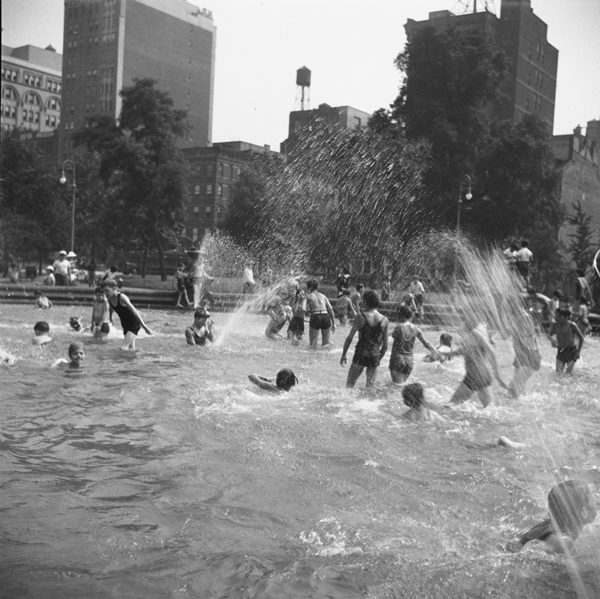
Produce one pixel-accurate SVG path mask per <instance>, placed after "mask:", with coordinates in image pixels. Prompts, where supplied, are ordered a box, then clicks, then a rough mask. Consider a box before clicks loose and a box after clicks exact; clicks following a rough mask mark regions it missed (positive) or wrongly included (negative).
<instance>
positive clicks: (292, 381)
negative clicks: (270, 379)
mask: <svg viewBox="0 0 600 599" xmlns="http://www.w3.org/2000/svg"><path fill="white" fill-rule="evenodd" d="M297 382H298V379H297V378H296V375H295V374H294V373H293V372H292V371H291V370H290V369H289V368H284V369H282V370H280V371H279V372H278V373H277V378H276V379H275V384H276V385H277V387H279V388H280V389H283V390H284V391H289V390H290V389H291V388H292V387H293V386H295V385H296V383H297Z"/></svg>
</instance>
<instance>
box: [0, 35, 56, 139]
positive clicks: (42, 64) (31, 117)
mask: <svg viewBox="0 0 600 599" xmlns="http://www.w3.org/2000/svg"><path fill="white" fill-rule="evenodd" d="M61 86H62V56H61V55H60V54H57V53H56V50H55V49H54V48H53V47H52V46H48V47H47V48H45V49H43V48H38V47H36V46H21V47H20V48H9V47H8V46H2V129H4V130H9V129H14V128H15V127H20V128H21V129H24V130H26V131H27V133H29V134H30V135H31V136H32V137H37V136H40V137H41V138H52V136H53V131H54V130H57V129H58V127H59V125H60V114H61V110H60V108H61V101H60V95H61Z"/></svg>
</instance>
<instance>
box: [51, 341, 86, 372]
mask: <svg viewBox="0 0 600 599" xmlns="http://www.w3.org/2000/svg"><path fill="white" fill-rule="evenodd" d="M68 352H69V359H68V360H65V359H64V358H60V359H59V360H56V362H54V364H52V368H58V367H59V366H63V365H64V366H66V367H67V368H81V367H82V366H83V361H84V360H85V351H84V349H83V347H82V346H81V345H79V343H71V345H69V349H68Z"/></svg>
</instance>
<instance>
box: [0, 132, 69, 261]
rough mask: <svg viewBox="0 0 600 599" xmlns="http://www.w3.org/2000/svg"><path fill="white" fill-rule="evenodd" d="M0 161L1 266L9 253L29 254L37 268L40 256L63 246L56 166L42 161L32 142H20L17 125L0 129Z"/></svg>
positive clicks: (62, 202) (63, 211) (64, 222)
mask: <svg viewBox="0 0 600 599" xmlns="http://www.w3.org/2000/svg"><path fill="white" fill-rule="evenodd" d="M1 162H2V179H3V180H2V195H1V198H0V235H1V237H2V246H3V254H4V270H5V271H6V268H7V263H8V261H9V255H12V256H13V259H14V257H15V255H20V256H27V257H29V258H30V257H32V256H34V257H35V258H37V259H38V261H39V265H40V268H41V265H42V261H43V259H44V258H45V257H46V254H48V253H49V252H51V251H56V249H57V248H59V247H64V246H66V243H67V241H68V238H69V225H68V223H69V222H70V209H69V206H68V205H67V197H66V194H65V193H64V190H63V189H62V188H61V185H60V183H59V182H58V179H59V174H58V172H57V170H56V165H53V164H47V163H46V162H45V161H44V158H43V154H42V152H41V150H40V149H39V148H38V146H37V145H36V144H35V143H32V142H31V141H24V140H22V139H21V137H20V131H19V130H18V129H13V130H11V131H3V132H2V145H1Z"/></svg>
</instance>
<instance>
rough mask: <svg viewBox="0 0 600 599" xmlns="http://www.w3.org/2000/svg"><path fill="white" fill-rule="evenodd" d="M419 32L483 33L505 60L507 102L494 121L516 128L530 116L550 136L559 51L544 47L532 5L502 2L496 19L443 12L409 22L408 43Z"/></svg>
mask: <svg viewBox="0 0 600 599" xmlns="http://www.w3.org/2000/svg"><path fill="white" fill-rule="evenodd" d="M424 27H434V28H436V29H446V28H449V27H456V28H458V29H467V28H468V29H473V28H476V29H479V30H481V31H484V32H486V33H487V34H488V35H489V36H490V37H491V38H492V39H493V40H494V41H495V42H496V43H497V44H498V46H499V47H500V48H502V50H504V52H505V54H506V56H507V58H508V59H509V77H508V80H507V82H506V87H505V90H504V91H505V92H506V94H507V96H508V99H507V100H506V101H505V102H503V103H502V104H501V105H499V106H497V107H495V113H496V116H498V117H499V118H501V119H507V120H512V121H513V122H515V123H518V122H519V121H520V120H521V119H522V118H523V115H525V114H535V115H536V116H538V117H539V118H540V119H541V120H542V121H544V122H545V123H547V124H548V127H549V128H550V131H552V129H553V126H554V106H555V98H556V73H557V70H558V50H557V49H556V48H555V47H554V46H552V45H551V44H550V43H549V42H548V26H547V25H546V23H544V21H542V20H541V19H540V18H539V17H538V16H537V15H536V14H535V13H534V12H533V9H532V8H531V0H502V1H501V4H500V18H498V17H497V16H496V15H495V14H492V13H490V12H488V11H486V10H484V11H482V12H473V13H467V14H462V15H455V14H453V13H451V12H450V11H448V10H442V11H437V12H432V13H429V19H428V20H427V21H414V20H413V19H408V21H407V23H406V25H405V26H404V28H405V30H406V36H407V38H408V41H409V42H410V40H411V38H412V37H413V36H414V34H415V32H416V31H418V30H420V29H423V28H424Z"/></svg>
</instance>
